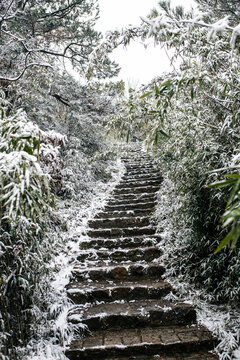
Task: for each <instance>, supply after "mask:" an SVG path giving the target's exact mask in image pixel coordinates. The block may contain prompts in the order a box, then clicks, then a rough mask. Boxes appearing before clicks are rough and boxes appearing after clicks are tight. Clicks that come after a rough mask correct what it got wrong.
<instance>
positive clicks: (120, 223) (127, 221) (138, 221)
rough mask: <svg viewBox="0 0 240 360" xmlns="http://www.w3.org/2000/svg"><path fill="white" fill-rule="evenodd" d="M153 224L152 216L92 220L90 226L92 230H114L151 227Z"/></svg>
mask: <svg viewBox="0 0 240 360" xmlns="http://www.w3.org/2000/svg"><path fill="white" fill-rule="evenodd" d="M151 223H152V220H151V217H150V216H143V217H140V216H139V217H135V216H132V217H122V218H121V217H116V218H110V219H109V218H105V219H95V220H90V221H89V222H88V225H89V227H90V228H91V229H109V228H111V229H113V228H122V229H123V228H129V227H136V226H139V227H143V226H149V225H150V224H151Z"/></svg>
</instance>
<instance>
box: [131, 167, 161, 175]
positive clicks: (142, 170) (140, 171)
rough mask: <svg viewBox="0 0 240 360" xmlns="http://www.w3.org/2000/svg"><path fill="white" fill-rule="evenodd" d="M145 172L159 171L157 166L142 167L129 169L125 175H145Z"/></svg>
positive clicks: (154, 172) (156, 172) (157, 172)
mask: <svg viewBox="0 0 240 360" xmlns="http://www.w3.org/2000/svg"><path fill="white" fill-rule="evenodd" d="M144 174H148V175H149V174H159V171H158V169H157V168H154V167H141V168H138V169H127V172H126V174H125V175H128V176H135V175H144Z"/></svg>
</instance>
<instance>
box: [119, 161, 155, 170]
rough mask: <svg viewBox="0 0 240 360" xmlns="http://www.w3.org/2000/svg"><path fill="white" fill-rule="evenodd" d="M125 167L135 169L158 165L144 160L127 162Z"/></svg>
mask: <svg viewBox="0 0 240 360" xmlns="http://www.w3.org/2000/svg"><path fill="white" fill-rule="evenodd" d="M124 165H125V167H126V169H127V171H128V170H135V169H146V168H147V169H151V168H154V167H157V166H156V164H154V163H153V162H152V161H143V162H135V163H134V162H125V164H124Z"/></svg>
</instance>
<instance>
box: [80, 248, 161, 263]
mask: <svg viewBox="0 0 240 360" xmlns="http://www.w3.org/2000/svg"><path fill="white" fill-rule="evenodd" d="M161 255H162V251H161V250H160V249H159V248H157V247H156V246H152V247H142V248H133V249H131V248H129V249H118V250H116V249H114V250H106V249H103V250H95V249H92V250H91V249H90V250H89V249H88V250H87V251H86V252H82V253H81V254H80V255H79V256H78V257H77V259H78V261H82V262H83V261H85V260H95V259H98V260H100V261H101V260H111V261H119V262H122V261H142V260H143V261H153V260H154V259H157V258H159V257H160V256H161Z"/></svg>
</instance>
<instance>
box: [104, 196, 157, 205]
mask: <svg viewBox="0 0 240 360" xmlns="http://www.w3.org/2000/svg"><path fill="white" fill-rule="evenodd" d="M156 201H157V195H156V194H155V193H154V194H142V195H141V196H136V195H135V196H131V195H130V196H129V195H126V196H124V195H120V196H118V197H117V196H115V197H114V198H112V199H111V200H109V201H108V203H107V206H116V205H125V204H126V205H136V204H141V203H146V202H147V203H154V202H156Z"/></svg>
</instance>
